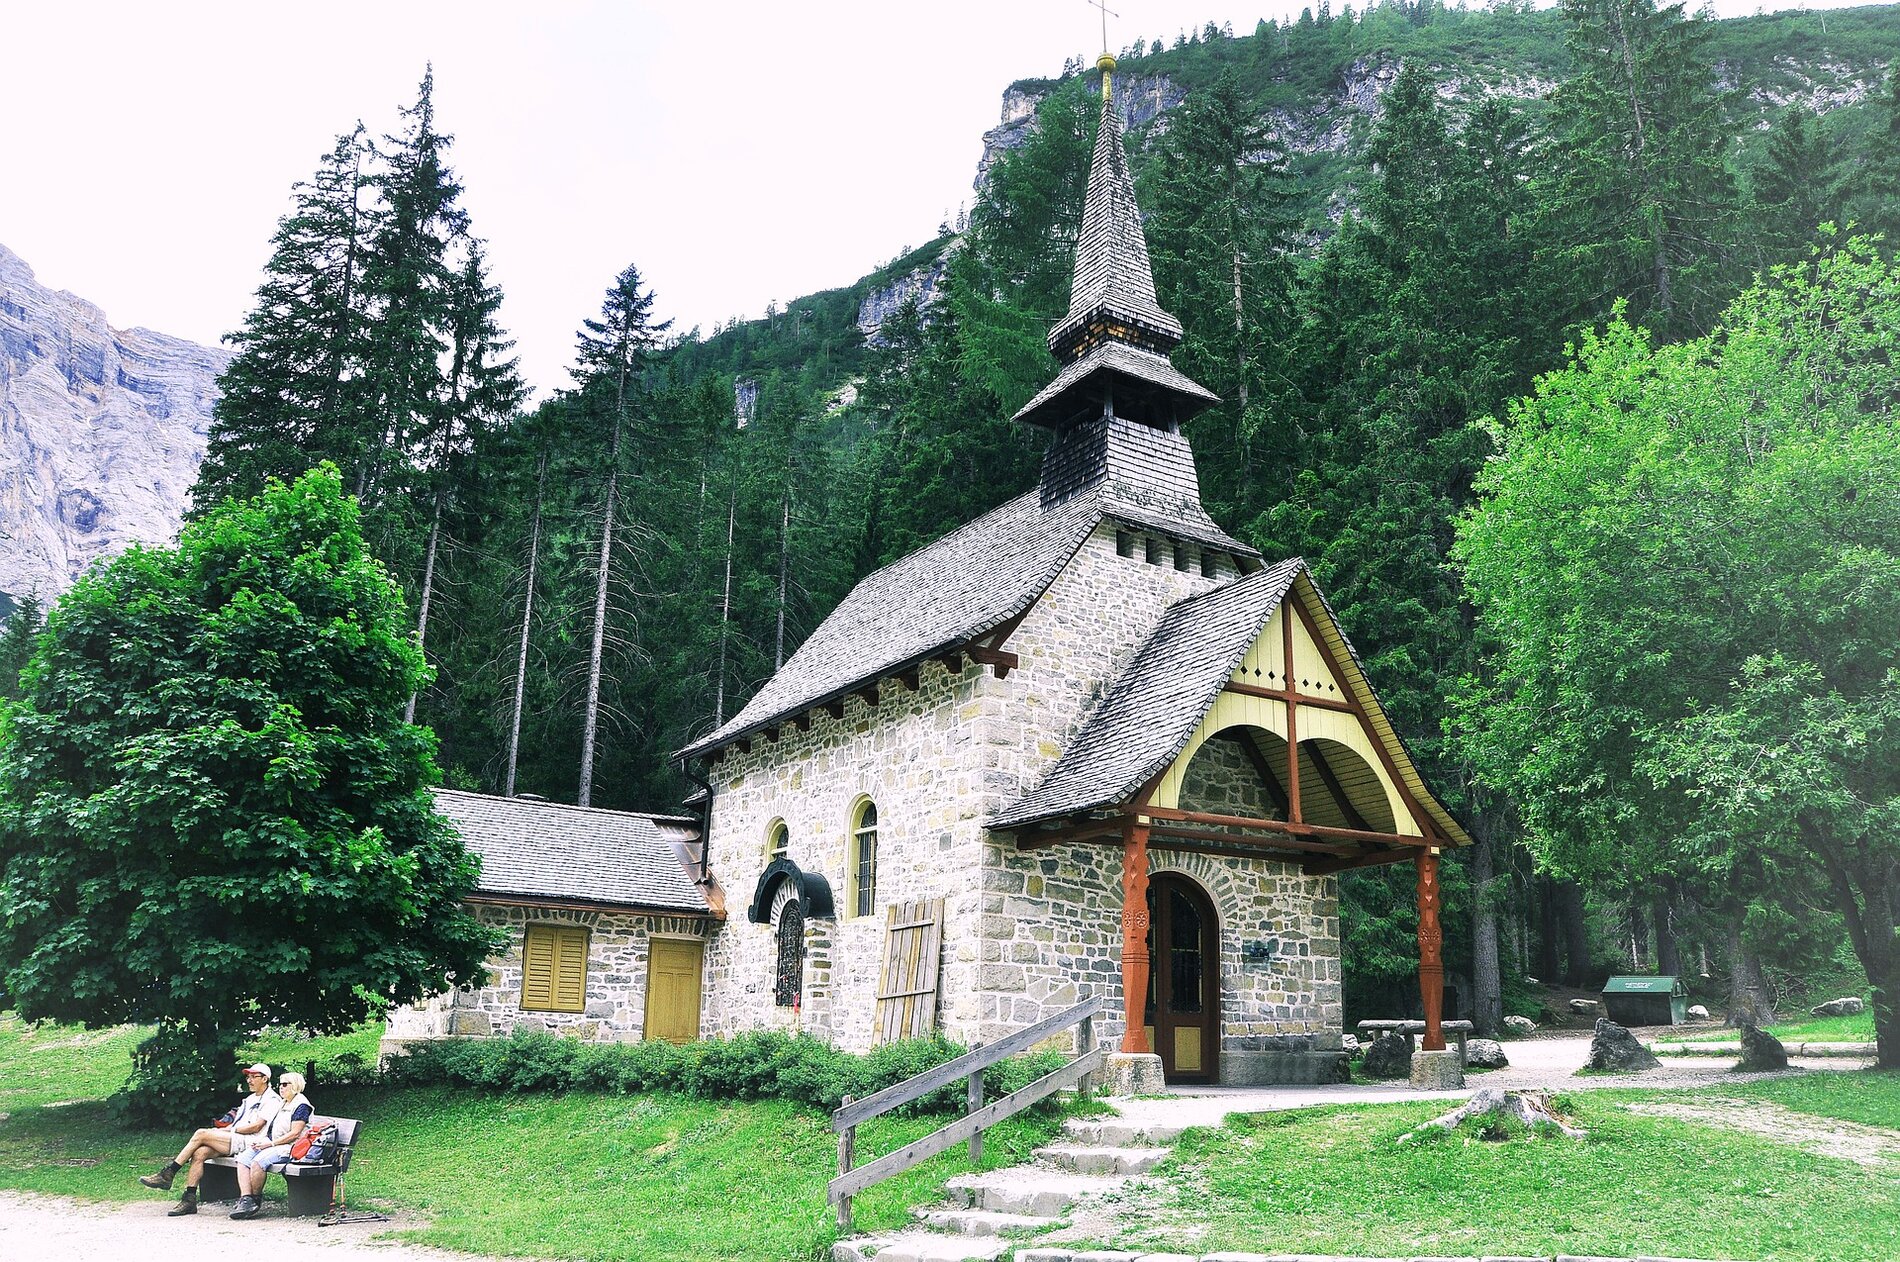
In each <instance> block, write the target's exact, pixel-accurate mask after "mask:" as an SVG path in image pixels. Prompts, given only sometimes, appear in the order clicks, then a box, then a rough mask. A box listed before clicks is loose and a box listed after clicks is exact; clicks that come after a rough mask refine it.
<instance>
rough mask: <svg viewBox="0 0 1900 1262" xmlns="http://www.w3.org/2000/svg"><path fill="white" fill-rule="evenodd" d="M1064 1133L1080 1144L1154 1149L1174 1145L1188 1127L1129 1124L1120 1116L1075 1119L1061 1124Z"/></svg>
mask: <svg viewBox="0 0 1900 1262" xmlns="http://www.w3.org/2000/svg"><path fill="white" fill-rule="evenodd" d="M1062 1130H1063V1133H1065V1134H1067V1135H1071V1136H1073V1137H1074V1138H1075V1142H1076V1143H1078V1144H1090V1145H1095V1146H1099V1147H1103V1148H1152V1147H1159V1146H1165V1145H1167V1144H1171V1143H1173V1142H1174V1141H1175V1140H1177V1139H1179V1138H1181V1136H1182V1134H1183V1133H1184V1132H1186V1130H1187V1127H1185V1126H1163V1125H1161V1124H1159V1123H1155V1122H1146V1123H1143V1122H1128V1121H1124V1120H1122V1119H1121V1118H1118V1117H1072V1118H1070V1119H1069V1120H1068V1121H1066V1122H1064V1123H1063V1124H1062Z"/></svg>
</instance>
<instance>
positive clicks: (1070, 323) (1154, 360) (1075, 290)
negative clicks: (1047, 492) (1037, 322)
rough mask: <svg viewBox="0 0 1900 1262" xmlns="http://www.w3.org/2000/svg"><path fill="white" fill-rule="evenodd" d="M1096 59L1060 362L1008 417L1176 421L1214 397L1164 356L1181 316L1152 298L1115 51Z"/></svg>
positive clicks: (1057, 423) (1059, 425)
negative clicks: (1096, 89) (1095, 106)
mask: <svg viewBox="0 0 1900 1262" xmlns="http://www.w3.org/2000/svg"><path fill="white" fill-rule="evenodd" d="M1096 64H1097V65H1098V66H1100V67H1101V70H1102V121H1101V127H1100V128H1099V130H1098V131H1097V132H1096V137H1095V156H1094V161H1093V163H1092V164H1091V165H1090V168H1089V185H1088V198H1087V201H1086V202H1085V203H1084V205H1083V208H1082V233H1081V236H1080V237H1079V238H1078V239H1077V240H1076V245H1075V281H1074V284H1073V286H1072V288H1071V289H1070V293H1069V313H1068V314H1067V315H1066V316H1064V317H1063V318H1062V320H1061V321H1060V322H1059V323H1058V324H1057V325H1056V326H1055V328H1053V329H1051V330H1050V332H1049V350H1050V353H1051V354H1053V355H1054V356H1055V357H1056V358H1057V359H1059V360H1061V361H1062V362H1063V365H1064V367H1063V369H1062V371H1061V372H1060V373H1058V374H1057V375H1056V379H1055V380H1054V381H1052V382H1050V383H1049V385H1048V386H1046V387H1045V388H1044V389H1043V390H1042V392H1041V393H1039V394H1038V395H1036V397H1035V398H1033V399H1031V400H1030V401H1029V403H1028V404H1027V405H1025V406H1024V407H1023V409H1022V410H1021V411H1019V412H1017V413H1016V417H1015V419H1016V420H1019V421H1026V422H1028V423H1030V424H1032V425H1046V426H1048V427H1049V428H1051V429H1054V430H1058V431H1060V430H1063V429H1066V428H1067V427H1068V426H1070V425H1072V424H1075V423H1077V422H1081V421H1086V420H1091V419H1094V418H1096V417H1099V416H1103V415H1119V416H1124V417H1128V418H1131V419H1134V420H1138V421H1141V422H1144V423H1146V424H1148V425H1153V426H1156V427H1158V428H1161V429H1174V428H1176V427H1178V426H1179V424H1180V423H1181V422H1182V421H1184V420H1186V419H1187V418H1188V417H1190V416H1192V415H1194V414H1195V413H1196V412H1199V411H1200V410H1201V409H1203V408H1205V407H1207V406H1208V405H1209V404H1212V403H1217V402H1219V400H1218V399H1217V398H1216V397H1215V396H1214V395H1213V394H1211V393H1210V392H1208V391H1207V390H1205V389H1203V388H1202V387H1201V386H1200V385H1198V384H1196V383H1195V382H1194V381H1192V380H1190V379H1189V378H1188V377H1187V376H1186V375H1185V374H1183V373H1180V372H1178V371H1176V370H1175V368H1174V365H1172V364H1170V363H1169V362H1168V360H1167V354H1168V352H1169V351H1171V350H1173V349H1174V348H1175V347H1176V346H1178V345H1179V344H1180V342H1181V322H1180V321H1179V320H1176V319H1175V318H1174V317H1173V316H1171V315H1169V314H1168V313H1167V312H1166V311H1163V310H1162V309H1161V303H1160V300H1159V299H1158V298H1156V296H1155V281H1154V268H1153V265H1152V264H1151V263H1150V262H1149V259H1148V239H1147V237H1146V236H1144V235H1143V233H1142V230H1141V209H1140V207H1138V206H1137V205H1136V204H1135V182H1134V179H1133V178H1132V177H1131V176H1130V174H1129V171H1128V153H1127V149H1126V148H1125V147H1124V144H1123V139H1122V120H1121V111H1120V110H1117V109H1116V108H1115V102H1114V92H1113V80H1112V78H1111V76H1112V74H1113V72H1114V69H1115V59H1114V58H1113V57H1111V56H1109V55H1108V54H1107V53H1103V54H1102V56H1101V60H1100V61H1098V62H1097V63H1096Z"/></svg>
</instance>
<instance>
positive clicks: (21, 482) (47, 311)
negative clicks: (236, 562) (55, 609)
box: [0, 246, 230, 597]
mask: <svg viewBox="0 0 1900 1262" xmlns="http://www.w3.org/2000/svg"><path fill="white" fill-rule="evenodd" d="M229 360H230V355H229V354H228V353H227V352H225V351H222V350H218V349H214V348H212V347H209V346H199V345H197V344H196V343H194V342H187V341H185V340H184V339H183V338H176V337H168V336H166V335H165V334H163V333H153V332H151V331H150V330H149V329H128V330H118V329H114V328H113V327H112V326H111V325H109V324H107V323H106V317H105V313H104V312H102V311H101V310H99V308H97V307H95V306H93V305H92V304H91V303H89V302H86V301H85V300H83V299H80V298H76V297H74V296H73V295H71V294H68V293H62V292H59V291H56V290H51V289H47V288H46V287H45V286H43V285H41V284H39V283H38V282H37V281H36V280H35V279H34V278H33V270H32V269H31V268H30V267H28V266H27V265H26V263H25V262H23V261H22V260H21V259H20V258H19V257H18V256H17V255H15V254H13V253H12V252H11V251H9V250H8V249H7V248H6V247H5V246H0V592H3V593H12V594H14V595H21V594H24V593H26V592H29V591H35V590H37V591H39V592H40V593H41V594H42V595H44V596H48V597H50V596H53V595H55V594H57V593H58V592H60V591H63V590H64V589H65V588H66V587H67V585H68V584H70V583H71V582H72V581H73V579H75V578H77V577H78V576H79V574H80V573H81V572H82V571H83V570H84V569H85V568H86V567H87V566H88V565H90V564H91V563H92V562H93V561H94V560H95V559H97V558H98V557H101V556H104V555H106V554H108V553H112V552H116V551H118V550H119V549H121V548H123V547H124V546H125V545H127V544H129V543H162V542H165V541H167V540H170V539H171V538H173V537H174V536H175V535H176V534H177V532H178V523H179V519H180V516H181V514H182V513H183V511H184V506H185V501H186V495H187V492H189V490H190V489H191V484H192V480H193V479H194V478H196V477H197V474H198V462H199V461H200V460H201V459H202V458H203V457H204V450H205V434H206V432H207V430H208V429H209V427H210V424H211V405H212V404H213V403H214V402H216V400H217V397H218V388H217V378H218V374H219V373H221V372H223V371H224V366H225V364H226V363H227V362H228V361H229Z"/></svg>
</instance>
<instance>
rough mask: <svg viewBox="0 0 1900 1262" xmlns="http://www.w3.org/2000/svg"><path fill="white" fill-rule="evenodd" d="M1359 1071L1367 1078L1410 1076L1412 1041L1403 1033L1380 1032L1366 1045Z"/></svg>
mask: <svg viewBox="0 0 1900 1262" xmlns="http://www.w3.org/2000/svg"><path fill="white" fill-rule="evenodd" d="M1359 1072H1360V1073H1362V1074H1364V1075H1365V1076H1366V1077H1368V1078H1410V1077H1411V1076H1412V1041H1411V1040H1410V1039H1408V1038H1406V1037H1405V1036H1404V1035H1403V1034H1381V1035H1380V1036H1379V1037H1378V1038H1376V1039H1373V1040H1372V1042H1371V1043H1370V1044H1368V1045H1367V1047H1366V1058H1365V1059H1364V1060H1363V1061H1361V1062H1360V1064H1359Z"/></svg>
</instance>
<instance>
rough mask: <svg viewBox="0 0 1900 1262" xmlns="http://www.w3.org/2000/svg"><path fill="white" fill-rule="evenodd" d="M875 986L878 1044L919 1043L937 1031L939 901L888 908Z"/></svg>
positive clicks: (940, 949) (940, 947)
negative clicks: (880, 963)
mask: <svg viewBox="0 0 1900 1262" xmlns="http://www.w3.org/2000/svg"><path fill="white" fill-rule="evenodd" d="M885 924H886V928H885V930H884V971H883V972H882V973H880V974H879V976H878V986H877V1014H876V1018H875V1024H876V1026H877V1041H878V1042H879V1043H894V1042H896V1041H897V1040H898V1039H914V1038H922V1037H923V1036H924V1035H926V1034H929V1033H930V1032H931V1031H932V1030H934V1029H936V1028H937V974H938V969H939V966H940V964H941V962H942V957H943V900H942V899H941V898H932V899H925V900H921V901H918V902H913V903H892V904H891V907H890V914H889V918H888V919H887V920H886V921H885Z"/></svg>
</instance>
